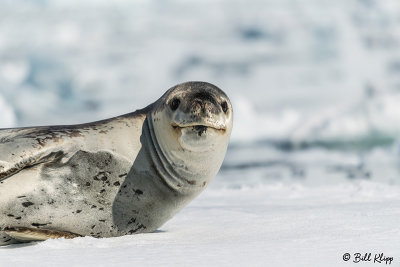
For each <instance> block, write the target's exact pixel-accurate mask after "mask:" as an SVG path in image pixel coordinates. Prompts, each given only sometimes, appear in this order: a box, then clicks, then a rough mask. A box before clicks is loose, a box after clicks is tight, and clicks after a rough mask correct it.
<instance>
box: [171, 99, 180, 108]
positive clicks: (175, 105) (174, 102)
mask: <svg viewBox="0 0 400 267" xmlns="http://www.w3.org/2000/svg"><path fill="white" fill-rule="evenodd" d="M180 104H181V101H180V100H179V99H178V98H174V99H173V100H172V101H171V102H170V103H169V106H170V108H171V109H172V110H177V109H178V107H179V105H180Z"/></svg>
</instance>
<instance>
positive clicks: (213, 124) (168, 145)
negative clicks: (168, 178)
mask: <svg viewBox="0 0 400 267" xmlns="http://www.w3.org/2000/svg"><path fill="white" fill-rule="evenodd" d="M150 117H151V124H152V127H153V129H154V134H155V138H156V140H157V143H158V145H159V147H160V150H161V151H162V154H163V155H164V156H165V157H166V158H167V159H168V162H173V165H174V166H173V167H174V171H176V172H177V173H178V175H179V176H182V177H185V179H186V177H191V178H190V179H191V180H190V182H189V184H192V185H199V186H201V185H203V187H204V185H205V184H207V183H208V180H210V179H211V178H213V177H214V176H215V175H216V173H217V172H218V170H219V168H220V166H221V164H222V161H223V159H224V156H225V153H226V149H227V146H228V142H229V137H230V134H231V131H232V119H233V111H232V105H231V102H230V101H229V98H228V97H227V95H226V94H225V93H224V92H223V91H222V90H221V89H219V88H218V87H216V86H215V85H212V84H210V83H205V82H186V83H182V84H178V85H176V86H175V87H173V88H171V89H169V90H168V91H167V92H166V93H165V94H164V95H163V96H162V97H161V98H160V99H159V100H158V101H157V102H156V103H155V107H154V108H153V109H152V113H151V116H150ZM189 173H190V175H189ZM193 177H194V178H193ZM199 179H200V180H201V181H198V180H199Z"/></svg>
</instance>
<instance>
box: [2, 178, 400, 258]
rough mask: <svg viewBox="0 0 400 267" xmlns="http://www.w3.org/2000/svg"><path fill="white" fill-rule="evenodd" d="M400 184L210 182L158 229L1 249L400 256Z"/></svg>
mask: <svg viewBox="0 0 400 267" xmlns="http://www.w3.org/2000/svg"><path fill="white" fill-rule="evenodd" d="M217 178H218V177H217ZM399 192H400V191H399V188H398V187H397V186H396V187H395V188H393V187H389V186H386V187H382V186H379V185H377V184H374V183H371V182H361V183H358V182H357V183H354V184H350V185H349V184H338V185H336V186H333V187H331V188H326V187H325V188H324V187H322V188H321V187H315V188H308V187H304V186H303V185H301V184H297V183H290V184H282V183H276V184H271V185H265V186H263V187H261V188H260V187H258V188H252V189H251V188H243V189H224V190H213V189H211V190H207V191H206V192H205V193H204V194H203V195H201V196H200V197H199V198H198V199H196V200H195V201H193V203H192V204H191V205H189V206H188V207H187V208H186V209H184V210H183V211H182V212H181V213H179V214H178V215H177V216H175V217H174V218H173V219H172V220H170V221H169V222H168V223H167V224H165V225H164V226H163V227H161V229H160V230H159V231H157V232H156V233H149V234H139V235H134V236H124V237H118V238H107V239H94V238H91V237H84V238H76V239H73V240H48V241H45V242H43V243H37V244H29V245H14V246H11V247H8V248H1V249H0V257H1V264H2V266H26V265H29V266H93V265H96V266H136V265H141V266H142V265H144V266H155V265H156V266H159V265H161V266H188V265H190V266H210V265H211V266H266V265H267V266H310V265H311V266H340V264H343V263H344V262H343V260H342V255H343V254H344V253H346V252H348V253H351V254H353V253H357V252H360V253H367V252H371V253H373V254H374V253H384V254H385V255H386V256H391V257H394V259H395V263H396V264H398V263H399V261H398V260H399V258H400V252H399V251H400V250H399V248H400V247H399V246H398V244H400V231H399V228H398V222H399V219H398V218H399V216H400V193H399ZM394 266H397V265H394Z"/></svg>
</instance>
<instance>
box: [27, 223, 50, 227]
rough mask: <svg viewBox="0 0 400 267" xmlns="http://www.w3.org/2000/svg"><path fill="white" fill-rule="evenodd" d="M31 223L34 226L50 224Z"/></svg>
mask: <svg viewBox="0 0 400 267" xmlns="http://www.w3.org/2000/svg"><path fill="white" fill-rule="evenodd" d="M31 225H32V226H34V227H39V226H45V225H48V223H32V224H31Z"/></svg>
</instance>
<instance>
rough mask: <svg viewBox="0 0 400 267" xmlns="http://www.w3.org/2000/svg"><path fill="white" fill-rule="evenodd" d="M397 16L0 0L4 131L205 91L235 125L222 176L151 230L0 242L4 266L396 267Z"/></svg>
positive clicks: (222, 1) (267, 7)
mask: <svg viewBox="0 0 400 267" xmlns="http://www.w3.org/2000/svg"><path fill="white" fill-rule="evenodd" d="M399 8H400V2H399V1H396V0H387V1H377V0H338V1H326V0H309V1H298V0H284V1H281V0H266V1H261V0H251V1H247V0H236V1H229V0H216V1H201V2H200V1H180V0H169V1H158V0H150V1H140V0H118V1H93V0H83V1H82V0H79V1H78V0H69V1H67V0H54V1H43V0H34V1H29V2H28V1H24V0H13V1H9V0H5V1H1V3H0V127H1V128H7V127H23V126H30V125H47V124H72V123H82V122H88V121H95V120H99V119H104V118H108V117H112V116H115V115H120V114H123V113H127V112H131V111H133V110H135V109H138V108H143V107H144V106H146V105H148V104H150V103H151V102H153V101H154V100H156V99H157V98H159V97H160V95H161V94H162V93H164V91H165V90H166V89H168V88H169V87H171V86H173V85H175V84H177V83H180V82H184V81H188V80H204V81H208V82H211V83H214V84H216V85H217V86H219V87H221V88H222V89H223V90H224V91H225V92H226V93H227V94H228V96H229V97H230V98H231V100H232V103H233V108H234V129H233V133H232V141H231V145H230V148H229V150H228V153H227V156H226V160H225V162H224V164H223V166H222V168H221V171H220V172H219V174H218V176H217V177H216V178H215V179H214V181H213V182H212V183H211V184H210V186H209V188H207V189H206V190H205V192H204V193H203V194H201V195H200V196H199V197H198V198H197V199H195V200H194V201H193V202H192V203H190V204H189V205H188V206H187V207H186V208H185V209H183V210H182V211H181V212H180V213H179V214H177V215H176V216H175V217H174V218H173V219H171V220H170V221H168V222H167V223H166V224H165V225H164V226H162V227H161V228H160V229H159V231H157V232H155V233H149V234H139V235H134V236H124V237H119V238H109V239H93V238H89V237H84V238H77V239H73V240H48V241H45V242H42V243H32V244H24V245H12V246H8V247H0V266H26V265H29V266H88V265H89V266H91V265H95V266H136V265H140V266H152V265H162V266H177V265H178V266H188V265H190V266H205V265H211V266H340V265H348V266H349V265H353V264H355V263H353V262H344V261H343V259H342V257H343V254H344V253H350V255H351V257H352V259H353V258H354V253H372V254H373V255H374V254H375V253H384V255H385V256H388V257H393V258H394V261H393V263H392V264H391V265H392V266H400V242H399V241H400V228H399V225H400V219H399V218H400V216H399V215H400V214H399V213H400V193H399V192H400V190H399V189H400V188H399V187H400V179H399V176H400V168H399V166H400V149H399V148H400V138H399V136H400V126H399V125H400V124H399V121H400V108H399V107H400V106H399V105H398V103H399V101H400V93H399V88H400V87H399V85H400V75H399V71H400V35H399V32H400V20H399V10H400V9H399ZM352 259H351V260H352ZM375 264H377V263H375ZM375 264H373V263H371V262H369V263H365V262H364V263H359V265H360V266H362V265H367V266H375ZM357 266H358V265H357Z"/></svg>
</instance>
